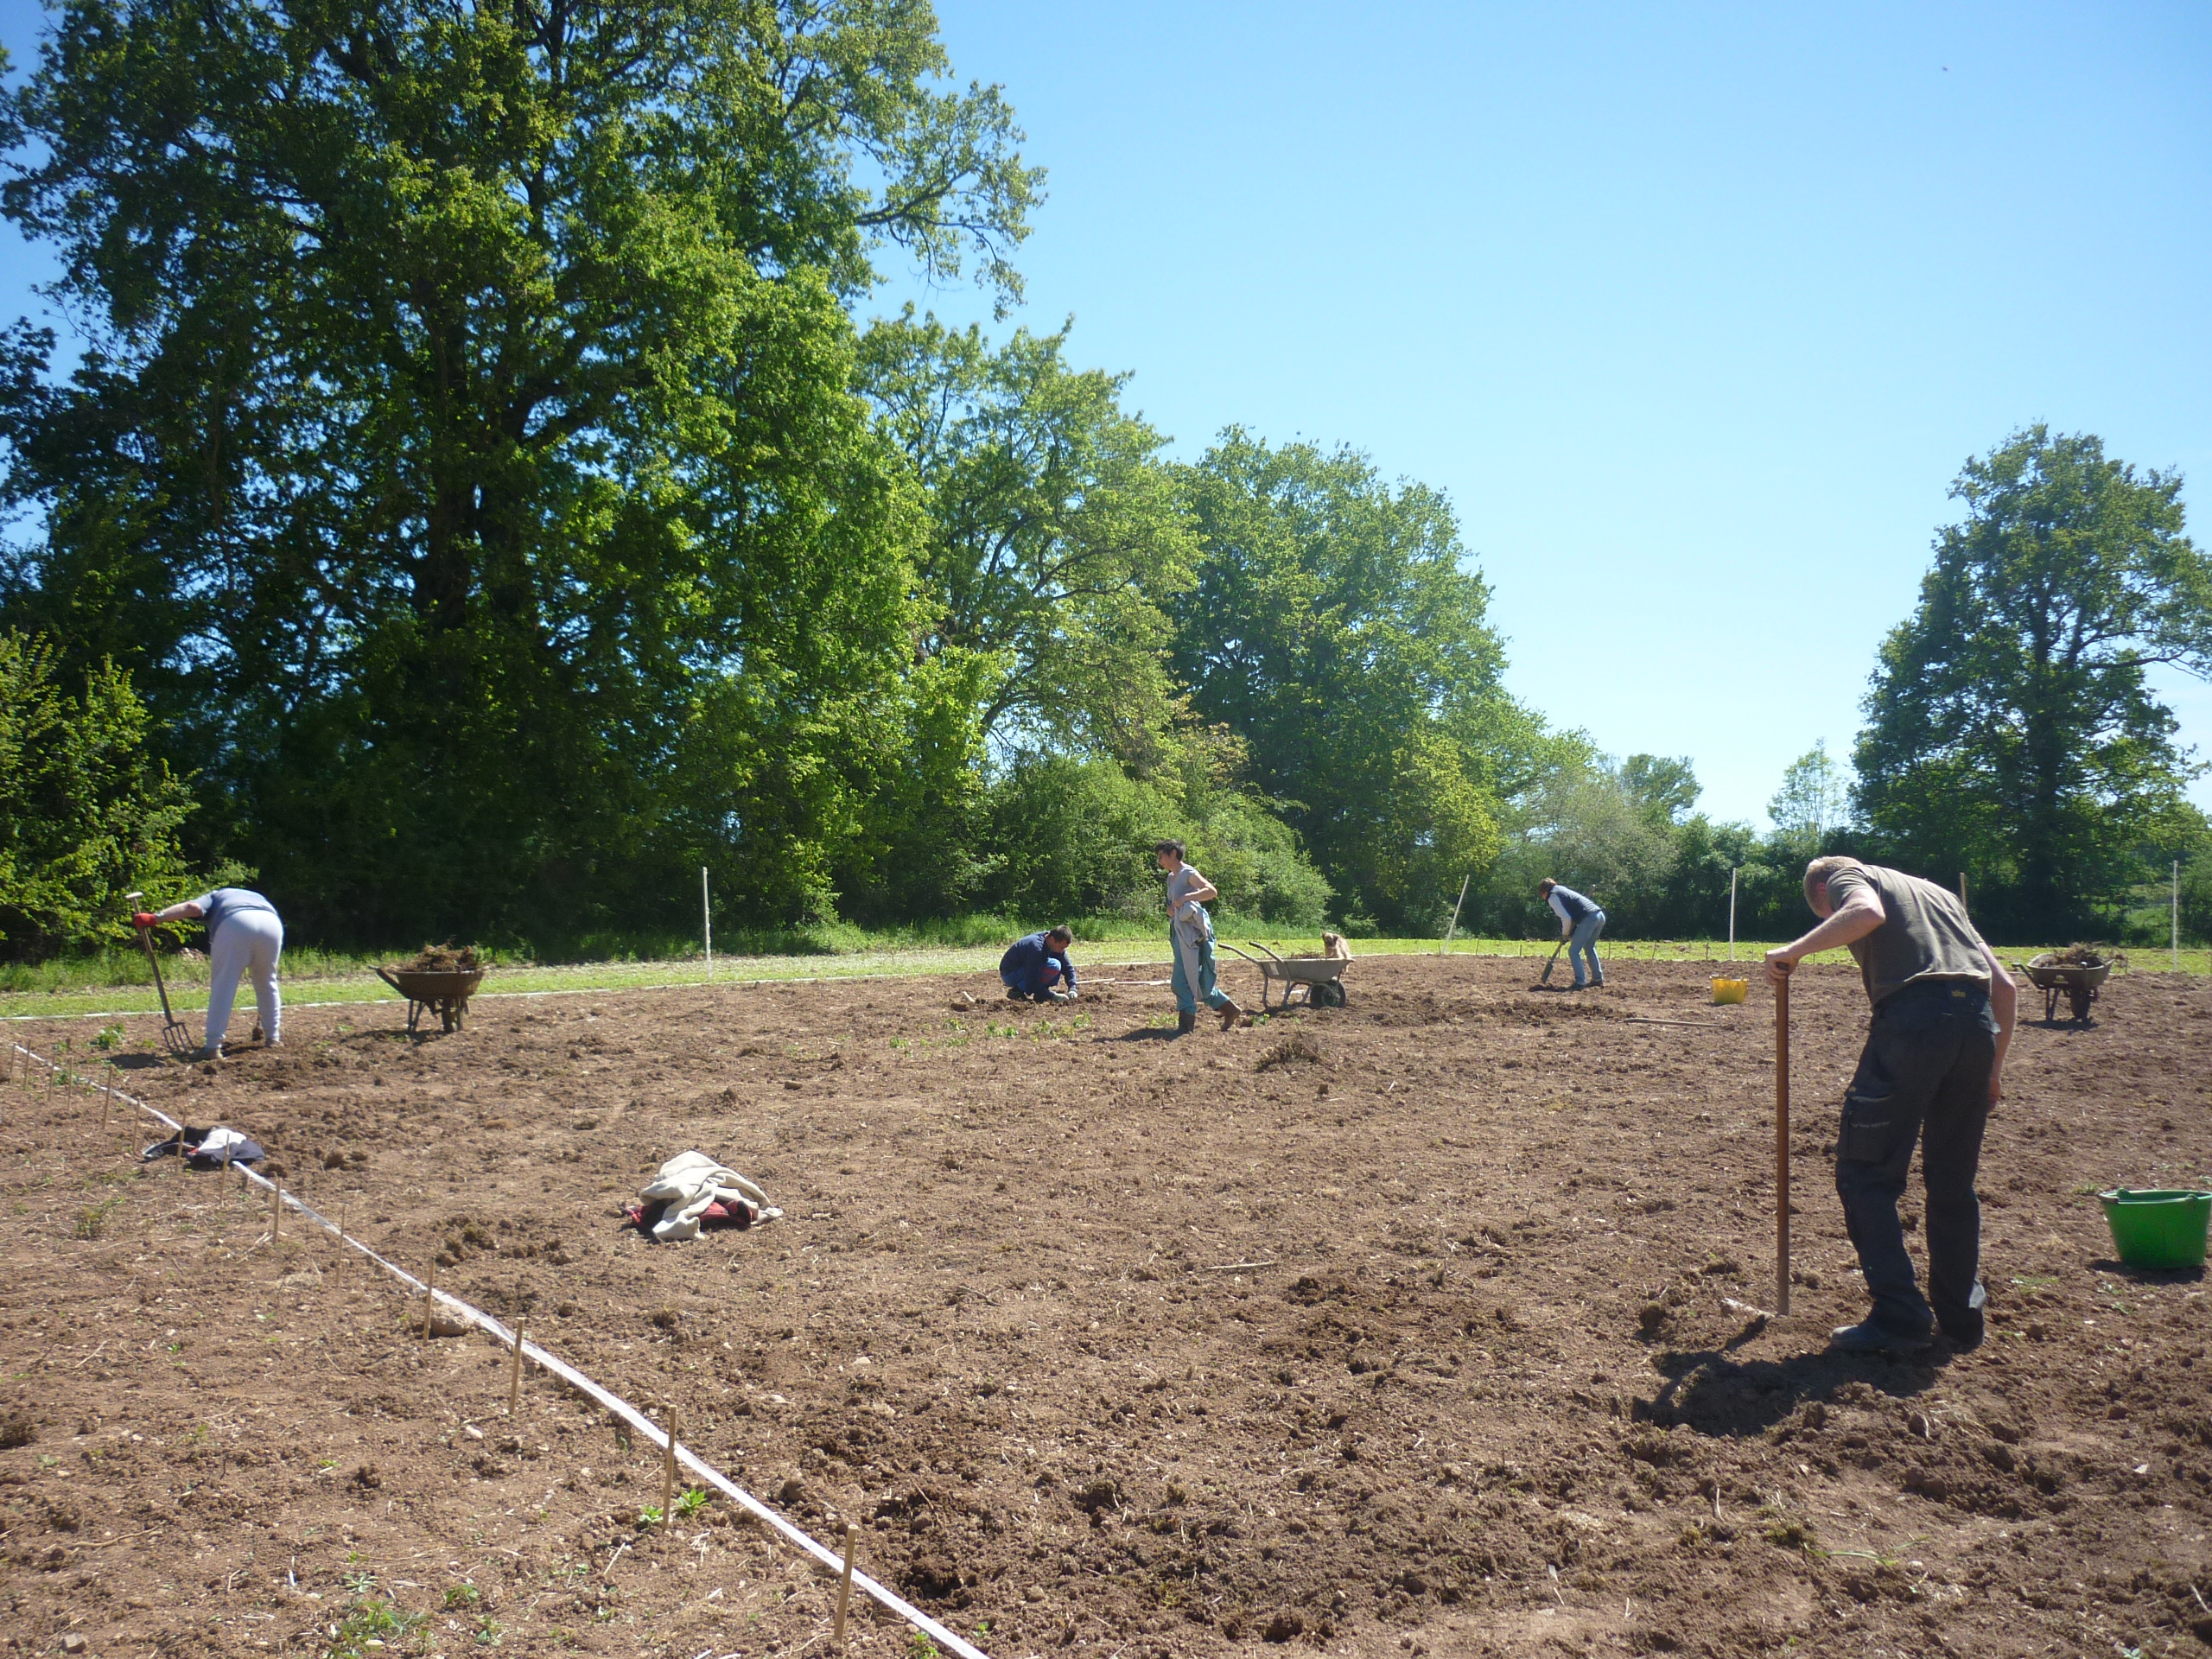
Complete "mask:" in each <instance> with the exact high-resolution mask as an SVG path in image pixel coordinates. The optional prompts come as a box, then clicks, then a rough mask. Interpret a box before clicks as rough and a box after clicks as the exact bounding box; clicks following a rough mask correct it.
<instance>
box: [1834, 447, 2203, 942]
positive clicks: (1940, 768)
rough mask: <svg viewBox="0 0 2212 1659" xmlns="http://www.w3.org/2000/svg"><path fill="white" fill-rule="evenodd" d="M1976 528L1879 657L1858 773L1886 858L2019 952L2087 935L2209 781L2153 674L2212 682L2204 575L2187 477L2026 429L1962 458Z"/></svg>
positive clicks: (1962, 492) (1950, 546)
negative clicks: (1923, 878) (2161, 827)
mask: <svg viewBox="0 0 2212 1659" xmlns="http://www.w3.org/2000/svg"><path fill="white" fill-rule="evenodd" d="M1952 493H1953V495H1954V496H1955V497H1956V498H1957V499H1960V500H1961V501H1962V502H1963V503H1964V504H1965V506H1966V514H1965V518H1964V521H1963V522H1961V523H1960V524H1953V525H1948V526H1946V527H1945V528H1944V529H1942V531H1939V532H1938V533H1937V536H1936V563H1935V567H1934V569H1931V570H1930V571H1929V574H1928V575H1927V576H1926V578H1925V579H1924V580H1923V582H1922V584H1921V597H1920V604H1919V606H1918V607H1917V608H1916V610H1915V612H1914V613H1913V614H1912V616H1911V617H1910V619H1908V620H1906V621H1905V622H1904V623H1903V624H1902V625H1901V626H1898V627H1897V629H1896V631H1895V632H1892V633H1891V635H1890V637H1889V639H1887V641H1886V642H1885V644H1884V645H1883V647H1882V654H1881V661H1880V664H1879V666H1878V668H1877V670H1876V671H1875V674H1874V677H1873V683H1872V689H1871V690H1870V691H1869V693H1868V696H1867V698H1866V715H1867V725H1866V730H1865V731H1864V732H1863V733H1862V734H1861V735H1860V737H1859V746H1858V750H1857V753H1856V756H1855V759H1856V762H1857V767H1858V772H1859V787H1858V791H1857V796H1856V799H1857V804H1858V807H1859V813H1860V816H1861V817H1862V818H1863V819H1864V820H1865V822H1866V826H1867V829H1868V830H1869V832H1870V834H1871V836H1872V838H1873V839H1874V841H1875V842H1878V844H1879V847H1880V849H1882V850H1883V851H1885V853H1887V854H1888V855H1891V856H1892V857H1895V858H1897V859H1898V860H1899V861H1903V862H1904V863H1906V864H1907V865H1909V866H1911V867H1914V868H1920V869H1923V870H1924V871H1926V872H1928V873H1929V874H1934V875H1936V876H1937V877H1938V878H1941V879H1948V877H1949V876H1950V875H1951V874H1953V873H1954V872H1955V871H1959V870H1965V871H1967V872H1968V873H1969V874H1970V876H1971V877H1972V878H1973V879H1974V884H1975V892H1976V898H1975V908H1976V911H1977V912H1978V913H1980V914H1981V915H1982V916H1984V917H1985V918H1987V920H1988V921H1989V922H1990V923H1991V924H1992V925H1994V926H1996V927H1998V928H1999V929H2001V930H2005V931H2010V932H2012V933H2013V934H2016V935H2018V936H2020V937H2027V938H2060V937H2063V936H2064V935H2065V934H2067V933H2068V932H2069V931H2073V930H2075V929H2076V928H2079V927H2082V926H2084V925H2088V924H2089V923H2090V922H2091V921H2092V919H2093V918H2094V916H2095V914H2096V912H2097V910H2098V907H2099V906H2104V905H2107V904H2109V903H2111V902H2112V901H2113V900H2114V899H2116V898H2117V897H2118V896H2119V895H2120V893H2121V892H2122V891H2123V890H2124V889H2125V888H2126V886H2127V885H2128V883H2129V882H2130V881H2131V880H2133V879H2134V878H2135V877H2136V876H2137V875H2138V874H2139V870H2138V868H2136V865H2137V861H2136V849H2137V846H2138V844H2139V842H2140V840H2141V839H2142V836H2143V832H2144V830H2145V827H2146V825H2147V824H2148V823H2151V822H2152V820H2154V819H2157V818H2159V817H2162V816H2166V815H2169V814H2170V811H2171V805H2172V804H2173V802H2174V800H2175V798H2176V797H2177V794H2178V792H2179V791H2180V790H2181V789H2182V788H2183V785H2185V784H2186V782H2187V780H2188V779H2190V777H2191V776H2192V775H2193V774H2194V772H2195V768H2194V767H2193V766H2191V765H2190V761H2189V760H2188V758H2187V757H2186V755H2185V754H2184V753H2183V752H2182V751H2181V750H2180V749H2179V748H2178V747H2177V744H2176V743H2175V741H2174V731H2175V721H2174V718H2173V715H2171V712H2169V711H2168V709H2166V708H2165V707H2164V705H2163V704H2162V703H2161V702H2159V701H2158V698H2157V697H2156V696H2154V695H2153V694H2152V690H2151V689H2150V686H2149V684H2148V683H2147V681H2146V679H2145V670H2147V669H2148V668H2150V667H2151V666H2152V665H2153V664H2173V665H2175V666H2177V667H2179V668H2182V669H2183V670H2186V671H2190V672H2192V673H2195V674H2198V675H2206V674H2212V561H2208V560H2207V558H2206V556H2204V555H2203V554H2202V553H2201V552H2200V551H2199V550H2197V549H2196V547H2195V546H2194V545H2193V544H2192V543H2190V540H2189V538H2188V537H2186V536H2185V535H2184V534H2183V512H2182V505H2181V499H2180V497H2181V480H2180V479H2179V478H2178V477H2177V476H2175V475H2173V474H2164V473H2158V472H2155V471H2153V472H2145V473H2139V472H2137V471H2136V469H2135V468H2134V467H2131V466H2129V465H2127V464H2126V462H2124V461H2115V460H2113V459H2110V458H2108V457H2107V455H2106V454H2105V452H2104V446H2103V444H2102V443H2101V442H2100V441H2099V440H2098V439H2096V438H2095V437H2094V436H2090V435H2072V436H2069V435H2054V434H2052V433H2050V431H2049V430H2047V429H2045V428H2043V427H2040V426H2037V427H2032V428H2030V429H2026V430H2024V431H2022V432H2020V433H2018V434H2017V435H2014V436H2013V437H2012V439H2011V440H2010V441H2009V442H2006V443H2005V445H2003V446H2002V447H2001V448H1998V449H1996V450H1994V451H1993V452H1992V453H1990V454H1987V455H1986V456H1982V457H1980V458H1979V459H1976V460H1974V461H1969V462H1968V463H1967V467H1966V469H1965V471H1964V472H1962V473H1961V474H1960V476H1959V479H1958V481H1957V482H1956V484H1955V485H1954V486H1953V489H1952Z"/></svg>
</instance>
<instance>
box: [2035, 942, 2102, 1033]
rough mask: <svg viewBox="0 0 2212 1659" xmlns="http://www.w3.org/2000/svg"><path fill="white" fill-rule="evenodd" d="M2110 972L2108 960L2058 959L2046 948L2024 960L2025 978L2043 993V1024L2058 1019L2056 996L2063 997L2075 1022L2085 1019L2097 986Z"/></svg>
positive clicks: (2055, 1022) (2086, 1023) (2081, 1022)
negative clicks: (2085, 962)
mask: <svg viewBox="0 0 2212 1659" xmlns="http://www.w3.org/2000/svg"><path fill="white" fill-rule="evenodd" d="M2111 973H2112V963H2110V962H2109V961H2106V962H2101V963H2097V964H2096V965H2095V966H2094V967H2083V966H2082V965H2081V964H2080V963H2066V962H2060V961H2058V960H2057V959H2056V957H2055V956H2054V955H2053V953H2052V952H2050V951H2048V950H2046V951H2044V953H2043V955H2041V956H2039V957H2036V958H2035V959H2034V960H2033V961H2032V962H2031V963H2028V966H2027V976H2028V980H2029V982H2030V983H2031V984H2032V985H2034V986H2035V988H2037V990H2039V991H2041V992H2042V993H2043V1018H2044V1024H2045V1025H2056V1024H2057V1023H2058V999H2059V998H2060V997H2062V996H2063V997H2064V998H2065V999H2066V1007H2067V1011H2068V1013H2069V1015H2070V1017H2071V1018H2072V1019H2073V1020H2074V1023H2075V1024H2076V1025H2082V1026H2086V1025H2088V1023H2089V1008H2090V1006H2091V1004H2093V1003H2094V1002H2095V1001H2096V1000H2097V988H2098V987H2099V986H2101V985H2102V984H2103V983H2104V982H2105V981H2106V979H2107V977H2109V976H2110V975H2111Z"/></svg>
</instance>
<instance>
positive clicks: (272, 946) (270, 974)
mask: <svg viewBox="0 0 2212 1659" xmlns="http://www.w3.org/2000/svg"><path fill="white" fill-rule="evenodd" d="M156 919H157V920H160V921H164V922H175V921H204V922H206V923H207V1047H206V1048H204V1049H202V1050H201V1051H200V1057H201V1058H203V1059H211V1060H212V1059H214V1058H217V1057H218V1056H219V1055H220V1054H221V1053H222V1052H223V1033H225V1032H226V1031H227V1030H228V1029H229V1028H230V1023H231V1005H232V1003H233V1002H235V1001H237V1000H238V976H240V975H241V974H244V973H245V972H247V971H249V970H251V972H252V975H253V1007H254V1012H255V1014H257V1016H259V1024H258V1027H257V1030H256V1033H255V1034H256V1035H257V1036H259V1037H262V1038H263V1039H264V1040H265V1041H266V1042H267V1043H268V1045H269V1046H270V1047H271V1048H274V1047H276V1046H277V1045H278V1044H279V1043H281V1042H283V1040H284V1005H283V999H282V998H281V997H280V996H279V995H277V958H278V957H281V956H283V954H284V923H283V918H281V917H280V916H278V915H277V906H274V905H272V904H270V902H269V901H268V900H267V899H264V898H263V897H262V896H261V895H260V894H259V893H255V892H253V891H252V890H251V888H247V887H217V888H215V889H214V890H213V891H212V892H209V893H201V894H200V896H199V897H198V898H197V899H186V900H185V901H184V902H183V903H182V904H181V905H171V906H169V907H168V909H167V910H165V911H162V912H160V914H159V916H158V917H157V918H156Z"/></svg>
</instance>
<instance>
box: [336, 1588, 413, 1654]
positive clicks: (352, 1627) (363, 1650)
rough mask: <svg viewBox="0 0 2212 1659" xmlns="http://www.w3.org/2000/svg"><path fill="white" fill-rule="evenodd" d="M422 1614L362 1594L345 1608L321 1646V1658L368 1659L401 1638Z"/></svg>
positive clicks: (410, 1629)
mask: <svg viewBox="0 0 2212 1659" xmlns="http://www.w3.org/2000/svg"><path fill="white" fill-rule="evenodd" d="M422 1622H423V1615H422V1614H420V1613H410V1612H409V1611H407V1610H406V1609H405V1608H404V1607H401V1606H399V1605H397V1604H396V1603H393V1602H391V1601H389V1600H386V1599H385V1598H383V1597H381V1596H371V1595H364V1596H362V1597H360V1598H359V1599H357V1600H356V1601H355V1602H354V1603H353V1605H352V1606H351V1607H349V1608H347V1609H346V1616H345V1618H341V1619H340V1620H339V1622H338V1624H337V1626H336V1627H335V1630H334V1634H333V1636H332V1637H331V1643H330V1645H329V1646H328V1647H327V1648H326V1649H323V1653H324V1659H369V1656H371V1655H372V1654H383V1653H388V1652H390V1651H391V1649H394V1648H396V1647H397V1646H398V1645H399V1644H400V1643H402V1642H404V1641H405V1640H406V1639H407V1637H408V1636H409V1634H410V1632H411V1631H412V1630H414V1629H415V1628H416V1626H417V1625H418V1624H422Z"/></svg>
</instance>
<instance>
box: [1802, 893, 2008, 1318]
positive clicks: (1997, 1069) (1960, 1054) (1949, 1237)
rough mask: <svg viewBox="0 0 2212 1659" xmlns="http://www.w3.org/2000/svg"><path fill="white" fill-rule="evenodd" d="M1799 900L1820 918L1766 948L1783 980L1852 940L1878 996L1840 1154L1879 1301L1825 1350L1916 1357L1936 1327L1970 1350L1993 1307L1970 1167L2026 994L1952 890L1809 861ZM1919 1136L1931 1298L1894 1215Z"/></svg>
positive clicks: (1852, 1228) (1999, 1093)
mask: <svg viewBox="0 0 2212 1659" xmlns="http://www.w3.org/2000/svg"><path fill="white" fill-rule="evenodd" d="M1805 902H1806V903H1807V904H1808V905H1809V906H1812V911H1813V914H1814V915H1815V916H1818V917H1820V918H1821V924H1820V925H1819V926H1817V927H1815V929H1813V931H1811V932H1809V933H1808V934H1806V935H1805V936H1804V937H1803V938H1799V939H1795V940H1792V941H1791V942H1790V943H1789V944H1785V945H1782V946H1780V947H1778V948H1777V949H1775V950H1770V951H1768V952H1767V953H1766V971H1767V977H1768V979H1769V980H1770V982H1772V983H1774V984H1777V985H1780V984H1782V983H1783V982H1785V981H1786V980H1787V979H1788V978H1789V975H1790V972H1791V970H1792V969H1795V968H1796V965H1797V964H1798V963H1800V962H1802V961H1803V960H1804V959H1805V958H1806V957H1809V956H1811V955H1812V954H1813V953H1814V952H1815V951H1816V950H1832V949H1834V947H1835V946H1837V945H1843V946H1846V947H1847V948H1848V949H1849V950H1850V951H1851V954H1852V955H1853V957H1856V958H1857V959H1858V963H1859V976H1860V978H1861V979H1862V980H1863V981H1864V982H1866V997H1867V1000H1868V1001H1871V1002H1872V1004H1873V1005H1874V1017H1873V1020H1872V1022H1871V1023H1870V1024H1869V1025H1868V1027H1867V1029H1866V1049H1865V1050H1864V1052H1861V1053H1860V1055H1859V1070H1858V1071H1857V1072H1856V1073H1854V1074H1853V1077H1852V1079H1851V1086H1850V1088H1849V1089H1848V1090H1846V1091H1845V1093H1844V1096H1843V1116H1842V1122H1841V1124H1840V1128H1838V1131H1837V1134H1836V1147H1835V1190H1836V1195H1837V1196H1838V1197H1839V1198H1841V1199H1842V1200H1843V1219H1844V1225H1845V1226H1846V1228H1847V1230H1849V1232H1850V1234H1851V1243H1852V1246H1853V1249H1856V1250H1857V1251H1858V1252H1859V1268H1860V1270H1861V1271H1862V1272H1863V1273H1864V1274H1866V1289H1867V1293H1868V1294H1869V1295H1871V1296H1872V1298H1873V1302H1874V1306H1873V1310H1872V1312H1871V1313H1868V1314H1867V1316H1866V1318H1865V1319H1862V1320H1861V1321H1860V1322H1859V1324H1857V1325H1840V1326H1838V1327H1837V1329H1836V1331H1835V1333H1834V1336H1833V1337H1832V1338H1830V1344H1831V1345H1832V1346H1834V1347H1835V1348H1839V1349H1842V1350H1846V1351H1860V1352H1866V1351H1878V1352H1885V1353H1919V1352H1921V1351H1923V1350H1925V1349H1927V1348H1928V1347H1929V1345H1930V1343H1931V1340H1932V1338H1933V1337H1934V1334H1935V1332H1936V1330H1938V1329H1940V1330H1941V1331H1942V1333H1943V1335H1944V1336H1945V1337H1946V1338H1948V1340H1949V1342H1950V1344H1951V1345H1952V1346H1953V1347H1954V1348H1955V1349H1957V1350H1960V1351H1964V1350H1966V1349H1969V1348H1973V1347H1974V1346H1976V1345H1977V1344H1980V1341H1981V1338H1982V1314H1981V1309H1982V1304H1983V1302H1984V1301H1985V1300H1986V1294H1985V1293H1984V1291H1983V1289H1982V1286H1981V1201H1980V1198H1979V1197H1978V1196H1977V1195H1976V1194H1975V1192H1974V1173H1975V1171H1976V1170H1977V1169H1978V1168H1979V1167H1980V1162H1981V1137H1982V1131H1983V1129H1984V1128H1986V1126H1987V1124H1988V1122H1989V1110H1990V1108H1991V1107H1993V1106H1994V1105H1995V1104H1996V1103H1998V1101H1999V1100H2000V1099H2002V1098H2003V1096H2004V1073H2005V1050H2006V1048H2008V1047H2009V1046H2011V1044H2012V1023H2013V1020H2014V1017H2015V1014H2016V1012H2017V1004H2018V995H2017V988H2016V987H2015V986H2014V985H2013V983H2012V976H2011V975H2009V974H2007V973H2006V972H2005V968H2004V965H2003V964H2002V963H1999V961H1998V960H1997V957H1996V956H1995V954H1994V953H1993V952H1992V951H1991V950H1990V948H1989V947H1988V945H1986V944H1984V943H1983V942H1982V938H1981V935H1980V933H1978V932H1976V931H1974V924H1973V923H1972V922H1970V921H1968V920H1967V912H1966V906H1964V905H1962V904H1961V903H1960V902H1959V898H1958V895H1957V894H1956V893H1953V892H1952V891H1951V890H1950V889H1949V888H1948V887H1937V886H1936V884H1935V883H1934V882H1932V881H1923V880H1921V879H1920V878H1919V877H1918V876H1915V875H1907V874H1904V872H1903V871H1900V870H1889V869H1884V868H1882V867H1881V866H1879V865H1877V864H1861V863H1860V862H1859V861H1858V860H1856V859H1852V858H1816V859H1815V860H1814V861H1812V862H1811V863H1810V864H1808V865H1807V866H1806V867H1805ZM1916 1140H1917V1141H1919V1142H1920V1179H1921V1182H1922V1184H1923V1185H1924V1186H1925V1187H1926V1188H1927V1192H1928V1234H1927V1237H1928V1294H1927V1295H1926V1296H1925V1297H1923V1295H1922V1294H1920V1287H1919V1286H1918V1285H1917V1284H1916V1282H1915V1281H1914V1280H1913V1275H1912V1258H1911V1257H1910V1255H1907V1254H1906V1253H1905V1248H1904V1228H1903V1227H1902V1226H1900V1225H1899V1224H1898V1221H1897V1199H1898V1198H1900V1197H1902V1196H1903V1195H1904V1188H1905V1178H1906V1176H1907V1175H1908V1174H1909V1173H1910V1171H1911V1168H1912V1146H1913V1142H1914V1141H1916ZM1931 1304H1932V1306H1931Z"/></svg>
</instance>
